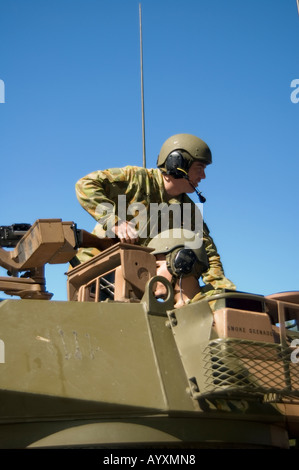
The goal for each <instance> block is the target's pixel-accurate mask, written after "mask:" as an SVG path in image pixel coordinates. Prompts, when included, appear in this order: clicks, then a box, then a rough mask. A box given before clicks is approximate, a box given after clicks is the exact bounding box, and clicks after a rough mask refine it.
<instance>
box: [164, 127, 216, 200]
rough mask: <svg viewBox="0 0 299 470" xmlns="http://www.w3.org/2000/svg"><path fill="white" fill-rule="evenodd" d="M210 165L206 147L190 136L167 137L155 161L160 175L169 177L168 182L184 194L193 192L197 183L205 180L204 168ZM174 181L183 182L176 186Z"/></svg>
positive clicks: (209, 151)
mask: <svg viewBox="0 0 299 470" xmlns="http://www.w3.org/2000/svg"><path fill="white" fill-rule="evenodd" d="M211 163H212V154H211V150H210V148H209V147H208V145H207V144H206V143H205V142H204V141H203V140H201V139H200V138H199V137H196V136H194V135H191V134H176V135H173V136H172V137H169V138H168V139H167V140H166V141H165V142H164V144H163V145H162V147H161V150H160V153H159V155H158V160H157V166H158V168H160V170H161V172H162V174H163V175H164V176H169V177H170V178H169V179H168V181H170V182H172V183H173V184H175V187H176V188H179V190H180V189H182V191H180V192H186V193H187V192H193V191H195V188H196V186H197V185H198V183H199V182H200V181H201V180H202V179H204V178H205V168H206V166H207V165H210V164H211ZM175 180H185V182H184V181H183V182H182V181H180V182H178V183H177V184H176V182H175ZM182 183H184V184H182ZM190 183H191V184H190ZM183 189H185V190H183Z"/></svg>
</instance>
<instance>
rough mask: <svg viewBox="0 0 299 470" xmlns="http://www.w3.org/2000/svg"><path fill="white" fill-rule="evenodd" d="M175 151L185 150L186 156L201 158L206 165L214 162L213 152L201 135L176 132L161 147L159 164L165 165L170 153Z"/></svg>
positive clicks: (191, 160) (160, 165)
mask: <svg viewBox="0 0 299 470" xmlns="http://www.w3.org/2000/svg"><path fill="white" fill-rule="evenodd" d="M174 151H183V155H184V157H185V158H187V159H189V160H190V164H191V163H192V162H193V161H194V160H199V161H201V162H203V163H204V164H205V165H209V164H210V163H212V153H211V150H210V148H209V147H208V145H207V144H206V143H205V142H204V141H203V140H201V139H200V138H199V137H196V136H195V135H191V134H176V135H173V136H172V137H169V139H167V140H166V141H165V142H164V144H163V145H162V147H161V150H160V153H159V156H158V160H157V166H158V167H164V166H165V162H166V159H167V157H168V156H169V154H171V153H172V152H174Z"/></svg>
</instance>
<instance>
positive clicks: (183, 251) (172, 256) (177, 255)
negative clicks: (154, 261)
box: [166, 246, 209, 279]
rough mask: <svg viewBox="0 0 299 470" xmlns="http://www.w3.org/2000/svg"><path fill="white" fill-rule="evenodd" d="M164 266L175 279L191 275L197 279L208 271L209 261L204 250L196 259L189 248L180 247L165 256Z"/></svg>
mask: <svg viewBox="0 0 299 470" xmlns="http://www.w3.org/2000/svg"><path fill="white" fill-rule="evenodd" d="M166 266H167V269H168V271H169V272H170V274H172V275H173V276H174V277H176V278H181V277H186V276H190V275H192V276H194V277H196V278H198V279H199V278H200V276H201V275H202V273H204V272H205V271H207V270H208V269H209V261H208V258H207V255H206V252H205V250H204V248H202V249H201V251H200V255H199V257H198V256H197V255H196V253H195V252H194V250H192V249H191V248H183V247H182V246H180V247H177V248H175V249H174V250H172V251H170V252H169V253H167V254H166Z"/></svg>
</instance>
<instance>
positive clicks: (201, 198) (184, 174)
mask: <svg viewBox="0 0 299 470" xmlns="http://www.w3.org/2000/svg"><path fill="white" fill-rule="evenodd" d="M177 170H179V171H181V172H182V173H183V176H182V177H183V178H185V179H186V180H187V181H188V183H189V184H190V186H192V188H193V189H194V191H195V192H196V194H197V196H198V199H199V202H201V203H202V204H203V203H204V202H206V198H205V197H204V196H203V195H202V194H201V192H200V191H198V189H197V188H196V187H195V186H194V184H193V183H191V181H190V178H189V176H188V173H187V172H186V171H185V170H183V169H182V168H177Z"/></svg>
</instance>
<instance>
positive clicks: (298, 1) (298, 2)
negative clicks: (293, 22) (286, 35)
mask: <svg viewBox="0 0 299 470" xmlns="http://www.w3.org/2000/svg"><path fill="white" fill-rule="evenodd" d="M297 8H298V14H299V0H297Z"/></svg>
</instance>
